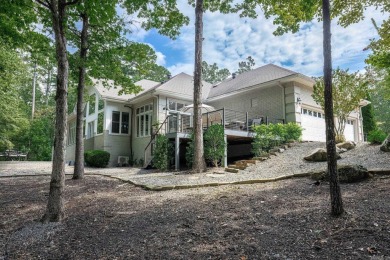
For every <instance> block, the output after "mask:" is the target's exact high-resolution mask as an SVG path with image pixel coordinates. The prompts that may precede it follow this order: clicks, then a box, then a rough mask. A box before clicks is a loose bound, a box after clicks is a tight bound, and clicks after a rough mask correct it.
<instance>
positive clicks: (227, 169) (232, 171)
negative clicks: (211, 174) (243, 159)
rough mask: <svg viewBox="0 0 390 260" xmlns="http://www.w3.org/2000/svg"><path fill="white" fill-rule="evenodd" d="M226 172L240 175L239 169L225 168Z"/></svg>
mask: <svg viewBox="0 0 390 260" xmlns="http://www.w3.org/2000/svg"><path fill="white" fill-rule="evenodd" d="M225 172H231V173H238V169H233V168H225Z"/></svg>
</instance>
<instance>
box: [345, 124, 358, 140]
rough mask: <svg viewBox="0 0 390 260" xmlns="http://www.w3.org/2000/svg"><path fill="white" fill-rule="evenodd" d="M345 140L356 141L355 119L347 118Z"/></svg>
mask: <svg viewBox="0 0 390 260" xmlns="http://www.w3.org/2000/svg"><path fill="white" fill-rule="evenodd" d="M344 136H345V140H347V141H355V121H354V120H347V123H346V124H345V129H344Z"/></svg>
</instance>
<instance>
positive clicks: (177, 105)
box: [168, 100, 186, 111]
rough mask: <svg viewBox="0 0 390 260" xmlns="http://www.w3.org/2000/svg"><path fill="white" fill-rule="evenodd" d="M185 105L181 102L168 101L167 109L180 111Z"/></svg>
mask: <svg viewBox="0 0 390 260" xmlns="http://www.w3.org/2000/svg"><path fill="white" fill-rule="evenodd" d="M184 106H186V104H184V103H183V102H177V101H174V100H169V101H168V109H169V110H171V111H180V110H181V109H182V108H183V107H184Z"/></svg>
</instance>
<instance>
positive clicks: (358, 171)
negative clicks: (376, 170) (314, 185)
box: [310, 165, 369, 183]
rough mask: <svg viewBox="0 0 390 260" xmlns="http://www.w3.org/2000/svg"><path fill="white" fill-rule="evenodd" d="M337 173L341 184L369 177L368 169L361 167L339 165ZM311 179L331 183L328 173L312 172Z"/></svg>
mask: <svg viewBox="0 0 390 260" xmlns="http://www.w3.org/2000/svg"><path fill="white" fill-rule="evenodd" d="M337 171H338V174H339V180H340V182H341V183H350V182H357V181H361V180H365V179H367V178H368V177H369V173H368V171H367V169H366V168H364V167H363V166H361V165H339V166H338V167H337ZM310 177H311V178H312V179H314V180H317V181H329V174H328V172H327V171H317V172H312V173H311V174H310Z"/></svg>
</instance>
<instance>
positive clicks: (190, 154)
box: [185, 133, 195, 168]
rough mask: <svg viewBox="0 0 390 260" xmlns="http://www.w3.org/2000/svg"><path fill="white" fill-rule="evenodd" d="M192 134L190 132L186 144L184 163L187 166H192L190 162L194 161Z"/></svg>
mask: <svg viewBox="0 0 390 260" xmlns="http://www.w3.org/2000/svg"><path fill="white" fill-rule="evenodd" d="M194 149H195V146H194V134H193V133H191V135H190V141H189V142H188V145H187V147H186V156H185V157H186V164H187V167H188V168H192V164H193V162H194Z"/></svg>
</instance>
